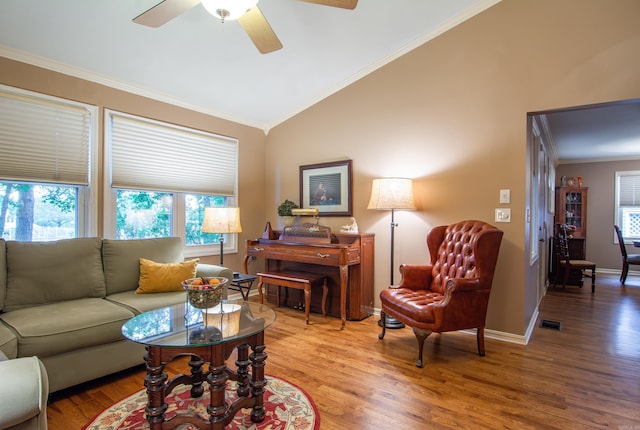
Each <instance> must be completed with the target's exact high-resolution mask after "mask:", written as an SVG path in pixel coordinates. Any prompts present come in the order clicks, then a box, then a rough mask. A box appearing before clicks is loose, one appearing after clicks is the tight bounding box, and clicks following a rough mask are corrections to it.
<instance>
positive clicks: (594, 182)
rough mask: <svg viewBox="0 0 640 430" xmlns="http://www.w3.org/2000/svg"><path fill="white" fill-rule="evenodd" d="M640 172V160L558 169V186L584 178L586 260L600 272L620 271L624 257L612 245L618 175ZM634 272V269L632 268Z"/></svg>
mask: <svg viewBox="0 0 640 430" xmlns="http://www.w3.org/2000/svg"><path fill="white" fill-rule="evenodd" d="M626 170H640V160H626V161H609V162H599V163H577V164H561V165H559V166H558V168H557V170H556V172H557V179H558V183H557V185H560V182H559V181H560V178H561V177H562V176H567V177H572V176H573V177H578V176H582V182H583V184H584V186H585V187H589V190H588V194H587V258H588V259H589V260H591V261H593V262H594V263H596V264H597V266H598V269H599V270H600V269H611V270H620V269H621V268H622V257H621V256H620V248H619V247H618V244H617V243H614V242H613V238H614V231H613V225H614V224H615V212H614V211H615V174H616V172H618V171H626ZM627 252H629V253H633V254H637V253H638V252H640V251H639V250H638V248H634V247H633V246H630V245H629V246H627ZM631 269H632V270H633V269H634V268H633V267H632V268H631Z"/></svg>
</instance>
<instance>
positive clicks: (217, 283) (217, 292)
mask: <svg viewBox="0 0 640 430" xmlns="http://www.w3.org/2000/svg"><path fill="white" fill-rule="evenodd" d="M227 282H229V280H228V279H227V278H223V277H220V276H214V277H207V276H203V277H200V278H190V279H185V280H184V281H182V287H183V288H184V289H185V290H186V291H187V298H188V300H189V303H191V306H193V307H194V308H198V309H208V308H212V307H214V306H216V305H218V304H220V300H221V299H222V290H223V288H224V286H225V284H226V283H227Z"/></svg>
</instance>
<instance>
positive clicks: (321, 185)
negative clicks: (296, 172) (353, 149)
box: [300, 160, 353, 216]
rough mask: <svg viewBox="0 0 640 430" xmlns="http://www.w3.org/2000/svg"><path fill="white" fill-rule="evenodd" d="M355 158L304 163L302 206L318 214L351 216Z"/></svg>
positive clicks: (302, 172)
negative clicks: (315, 209)
mask: <svg viewBox="0 0 640 430" xmlns="http://www.w3.org/2000/svg"><path fill="white" fill-rule="evenodd" d="M351 186H352V160H344V161H336V162H331V163H320V164H308V165H306V166H300V206H301V207H302V208H317V209H318V216H351V215H352V213H353V210H352V201H353V196H352V190H351Z"/></svg>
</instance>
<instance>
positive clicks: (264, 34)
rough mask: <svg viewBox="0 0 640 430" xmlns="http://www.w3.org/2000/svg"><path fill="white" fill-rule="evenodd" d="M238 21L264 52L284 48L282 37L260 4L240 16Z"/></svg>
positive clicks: (259, 49) (257, 46)
mask: <svg viewBox="0 0 640 430" xmlns="http://www.w3.org/2000/svg"><path fill="white" fill-rule="evenodd" d="M238 22H239V23H240V25H241V26H242V28H244V31H245V32H246V33H247V34H248V35H249V38H250V39H251V40H252V41H253V44H254V45H256V48H258V51H260V52H261V53H262V54H268V53H269V52H273V51H277V50H278V49H280V48H282V43H280V39H278V36H276V34H275V33H274V32H273V29H272V28H271V26H270V25H269V23H268V22H267V19H266V18H265V17H264V15H263V14H262V11H260V9H258V6H254V7H252V8H251V9H249V11H248V12H247V13H245V14H244V15H242V16H241V17H240V18H238Z"/></svg>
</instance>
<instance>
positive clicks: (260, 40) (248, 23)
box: [133, 0, 358, 54]
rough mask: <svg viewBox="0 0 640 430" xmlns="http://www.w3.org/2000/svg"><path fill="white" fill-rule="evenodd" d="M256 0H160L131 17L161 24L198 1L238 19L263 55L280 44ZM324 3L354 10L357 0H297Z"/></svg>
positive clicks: (225, 16)
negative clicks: (160, 0)
mask: <svg viewBox="0 0 640 430" xmlns="http://www.w3.org/2000/svg"><path fill="white" fill-rule="evenodd" d="M258 1H259V0H163V1H162V2H160V3H158V4H157V5H155V6H154V7H152V8H151V9H149V10H147V11H146V12H143V13H141V14H140V15H138V16H137V17H135V18H134V19H133V22H135V23H137V24H142V25H146V26H148V27H160V26H161V25H163V24H165V23H167V22H169V21H171V20H172V19H173V18H175V17H177V16H178V15H180V14H182V13H184V12H186V11H188V10H189V9H191V8H192V7H194V6H195V5H197V4H198V3H202V5H203V6H204V7H205V9H207V11H208V12H209V13H211V14H212V15H213V16H215V17H217V18H219V19H220V20H221V21H222V22H223V23H224V22H225V20H236V19H237V20H238V22H239V23H240V25H241V26H242V28H243V29H244V31H245V32H246V33H247V34H248V35H249V38H250V39H251V41H252V42H253V44H254V45H255V46H256V48H258V51H260V52H261V53H262V54H268V53H269V52H273V51H277V50H278V49H280V48H282V43H281V42H280V40H279V39H278V36H276V34H275V33H274V31H273V29H272V28H271V26H270V25H269V23H268V22H267V19H266V18H265V17H264V15H263V14H262V11H260V9H259V8H258V6H257V4H258ZM299 1H303V2H306V3H315V4H320V5H324V6H333V7H339V8H342V9H355V8H356V5H357V4H358V0H299Z"/></svg>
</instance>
